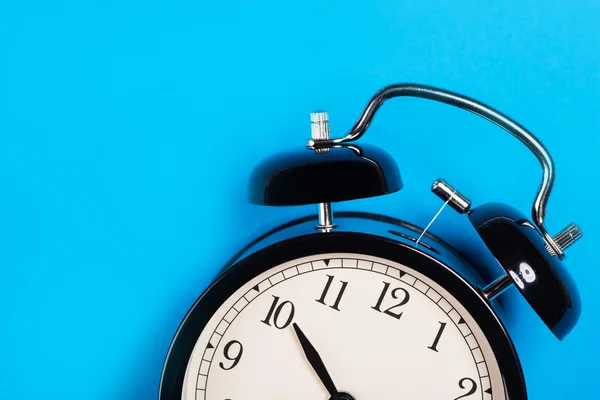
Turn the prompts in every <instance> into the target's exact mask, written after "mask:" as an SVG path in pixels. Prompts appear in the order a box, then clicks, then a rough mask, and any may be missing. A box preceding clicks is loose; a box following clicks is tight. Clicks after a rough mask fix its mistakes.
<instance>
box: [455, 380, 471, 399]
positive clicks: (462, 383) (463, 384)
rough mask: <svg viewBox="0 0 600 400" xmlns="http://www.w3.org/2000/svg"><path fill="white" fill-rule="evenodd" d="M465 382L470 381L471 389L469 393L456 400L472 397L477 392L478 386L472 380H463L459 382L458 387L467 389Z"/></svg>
mask: <svg viewBox="0 0 600 400" xmlns="http://www.w3.org/2000/svg"><path fill="white" fill-rule="evenodd" d="M465 381H468V382H470V383H471V389H469V392H468V393H465V394H463V395H462V396H458V397H456V398H455V399H454V400H458V399H462V398H464V397H467V396H470V395H472V394H473V393H475V391H476V390H477V384H476V383H475V381H474V380H473V379H471V378H462V379H461V380H460V381H459V382H458V386H460V388H461V389H465Z"/></svg>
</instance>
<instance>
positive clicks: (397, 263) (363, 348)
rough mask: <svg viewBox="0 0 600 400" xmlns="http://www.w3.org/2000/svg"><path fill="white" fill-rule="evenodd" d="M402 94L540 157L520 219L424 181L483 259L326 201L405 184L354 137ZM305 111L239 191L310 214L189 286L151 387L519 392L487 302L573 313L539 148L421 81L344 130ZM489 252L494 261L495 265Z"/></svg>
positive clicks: (234, 394) (555, 314)
mask: <svg viewBox="0 0 600 400" xmlns="http://www.w3.org/2000/svg"><path fill="white" fill-rule="evenodd" d="M398 96H414V97H420V98H425V99H430V100H434V101H439V102H443V103H446V104H449V105H453V106H457V107H460V108H462V109H465V110H468V111H470V112H473V113H475V114H477V115H479V116H481V117H483V118H486V119H488V120H489V121H491V122H493V123H495V124H496V125H498V126H499V127H501V128H503V129H504V130H506V131H507V132H509V133H510V134H512V135H513V136H514V137H516V138H517V139H518V140H520V141H521V142H522V143H523V144H525V145H526V146H527V147H528V148H529V149H530V150H531V151H532V153H533V154H534V155H535V156H536V157H537V159H538V160H539V162H540V164H541V167H542V170H543V179H542V183H541V186H540V188H539V191H538V193H537V196H536V198H535V201H534V204H533V208H532V218H531V219H528V218H526V217H525V216H524V215H523V213H521V212H520V211H519V210H517V209H515V208H513V207H510V206H508V205H505V204H481V205H478V206H476V207H472V206H471V202H470V201H469V200H468V199H467V198H466V197H465V196H464V195H462V194H461V193H459V192H458V191H457V190H456V189H454V188H453V187H452V186H451V185H450V184H448V183H447V182H446V181H444V180H443V179H439V180H437V181H436V182H434V183H433V185H432V188H431V189H432V192H433V194H435V195H437V196H438V197H440V198H441V200H442V203H440V204H443V205H444V206H445V205H449V206H450V207H452V208H453V209H454V210H456V211H457V212H459V213H462V214H464V216H465V218H467V219H468V220H469V221H470V222H471V223H472V226H473V229H474V230H475V231H476V232H477V233H478V234H479V236H480V237H481V239H482V242H483V243H484V244H485V246H486V247H487V250H489V252H490V254H491V255H492V257H489V260H481V257H478V256H477V254H474V253H472V252H471V251H469V250H468V249H467V250H461V251H458V250H457V249H456V248H453V247H452V246H450V245H449V244H448V243H447V240H444V238H442V237H439V236H436V235H433V234H431V233H430V232H428V231H427V229H428V227H425V228H423V227H419V226H416V225H414V224H412V223H411V222H409V221H408V220H400V219H397V218H394V217H392V216H388V215H380V214H373V213H367V212H361V211H352V212H349V211H346V212H333V211H332V205H335V203H337V202H342V201H351V200H354V199H361V198H369V197H374V196H381V195H386V194H390V193H394V192H397V191H398V190H400V189H401V188H402V186H403V185H402V180H401V177H400V173H399V169H398V166H397V164H396V162H395V161H394V158H393V157H392V156H391V155H389V154H388V153H386V152H385V151H384V150H383V149H381V148H378V147H375V146H372V145H367V144H361V143H359V141H358V139H359V138H360V137H361V136H362V135H364V133H365V132H366V130H367V129H368V127H369V124H370V122H371V120H372V119H373V117H374V115H375V113H376V111H377V110H378V108H379V107H380V106H381V105H382V104H383V103H384V102H385V101H386V100H388V99H390V98H393V97H398ZM311 120H312V139H311V140H309V141H308V142H307V143H306V144H305V145H302V146H298V148H297V149H293V150H292V151H290V152H282V153H280V154H275V155H273V156H271V157H268V158H267V159H265V160H263V161H262V162H260V163H259V165H258V166H257V167H256V169H255V170H254V171H253V172H252V175H251V177H250V185H249V199H250V201H251V202H252V203H256V204H260V205H263V206H294V205H306V204H314V205H315V214H314V215H308V216H306V217H304V218H300V219H297V220H293V221H289V222H288V223H286V224H284V225H282V226H279V227H276V228H274V229H272V230H271V231H268V232H266V233H265V234H264V235H262V236H261V237H259V238H256V240H254V241H253V242H252V243H250V244H248V246H246V247H245V248H244V249H242V250H241V251H240V252H239V253H238V254H236V255H235V256H234V257H233V258H232V261H231V262H230V263H229V264H228V265H226V266H225V267H224V268H223V270H222V271H221V273H220V274H219V276H218V278H217V279H216V280H215V281H214V282H213V283H212V284H211V285H210V286H209V287H208V288H207V289H206V290H205V291H204V292H203V293H202V294H201V295H200V296H199V298H198V299H197V301H196V302H195V303H194V304H193V306H192V307H191V309H190V310H189V312H188V313H187V315H186V316H185V318H184V320H183V321H182V323H181V325H180V326H179V328H178V330H177V332H176V334H175V337H174V339H173V341H172V343H171V346H170V349H169V351H168V355H167V357H166V360H165V363H164V368H163V371H162V376H161V382H160V388H159V399H160V400H176V399H177V400H227V399H229V400H281V399H287V400H375V399H376V400H388V399H389V400H392V399H394V400H441V399H445V400H458V399H465V400H476V399H477V400H479V399H481V400H507V399H510V400H522V399H526V398H527V389H526V384H525V379H524V376H523V371H522V368H521V365H520V361H519V356H518V354H517V353H516V351H515V347H514V346H513V343H512V341H511V338H510V337H509V335H508V333H507V330H506V329H505V327H504V325H503V322H502V320H501V319H500V317H499V315H498V312H497V308H496V304H495V302H494V301H493V300H494V299H495V298H496V297H498V296H500V295H501V294H502V293H503V291H504V290H505V289H507V288H508V287H510V286H512V285H514V286H515V287H516V288H517V289H518V291H519V292H520V293H521V294H522V295H523V296H524V298H525V299H526V300H527V302H528V303H529V304H530V305H531V307H532V308H533V309H534V310H535V312H536V313H537V314H538V315H539V317H540V318H541V319H542V321H543V322H544V323H545V324H546V325H547V326H548V328H549V329H550V330H551V331H552V332H553V333H554V335H556V337H557V338H558V339H563V338H564V337H565V336H566V335H567V334H568V333H569V332H570V331H571V330H572V328H573V327H574V326H575V324H576V323H577V320H578V318H579V314H580V299H579V297H578V292H577V289H576V287H575V285H574V283H573V281H572V279H571V278H570V276H569V274H568V272H567V271H566V269H565V267H564V266H563V262H562V260H563V258H564V256H565V255H564V250H565V249H566V248H567V247H568V246H570V245H571V244H572V243H574V242H575V241H576V240H578V239H579V238H580V237H581V236H582V234H581V231H580V229H579V228H578V227H577V226H576V225H575V224H570V225H568V226H567V227H566V228H565V229H564V230H562V231H561V232H559V233H558V234H557V235H555V236H551V235H550V234H548V232H547V231H546V229H545V227H544V216H545V209H546V203H547V201H548V196H549V195H550V191H551V189H552V186H553V183H554V164H553V161H552V158H551V157H550V154H549V153H548V151H547V150H546V149H545V148H544V146H543V145H542V144H541V143H540V141H539V140H538V139H536V137H534V135H532V134H531V133H530V132H528V131H527V130H526V129H525V128H523V127H522V126H521V125H519V124H518V123H516V122H515V121H513V120H511V119H509V118H508V117H507V116H505V115H503V114H501V113H500V112H498V111H496V110H494V109H492V108H490V107H488V106H486V105H484V104H482V103H480V102H478V101H475V100H473V99H470V98H468V97H465V96H462V95H459V94H456V93H452V92H448V91H445V90H441V89H437V88H433V87H429V86H423V85H416V84H397V85H391V86H388V87H385V88H383V89H382V90H381V91H379V92H378V93H376V94H375V95H374V96H373V97H372V98H371V100H370V101H369V102H368V104H367V106H366V108H365V109H364V111H363V113H362V115H361V116H360V118H359V119H358V120H357V122H356V124H355V125H354V126H353V127H352V129H351V130H350V131H349V133H348V134H347V135H346V136H343V137H341V138H337V139H332V138H331V137H330V130H329V122H328V114H327V113H326V112H315V113H313V114H311ZM317 211H318V212H317ZM469 226H470V225H469ZM453 235H461V232H460V231H456V232H453ZM492 264H493V265H492ZM498 266H499V267H501V268H502V270H504V272H505V273H504V274H503V275H501V276H493V275H492V274H491V272H490V271H495V270H496V271H497V270H498V268H497V267H498Z"/></svg>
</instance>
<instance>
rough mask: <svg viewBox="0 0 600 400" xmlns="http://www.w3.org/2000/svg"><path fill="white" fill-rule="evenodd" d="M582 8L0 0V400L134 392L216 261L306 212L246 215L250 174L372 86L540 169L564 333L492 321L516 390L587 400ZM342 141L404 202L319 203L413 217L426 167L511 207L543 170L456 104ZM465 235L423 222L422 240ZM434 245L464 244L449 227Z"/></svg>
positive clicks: (589, 291)
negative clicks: (551, 177)
mask: <svg viewBox="0 0 600 400" xmlns="http://www.w3.org/2000/svg"><path fill="white" fill-rule="evenodd" d="M599 20H600V4H599V3H598V2H597V1H590V0H587V1H578V2H565V1H548V0H545V1H523V0H518V1H517V0H510V1H509V0H504V1H502V2H490V1H486V2H475V1H441V0H437V1H429V2H408V1H372V2H366V1H365V2H358V1H313V0H309V1H303V2H285V1H284V2H282V1H263V0H259V1H252V2H247V1H243V2H242V1H228V2H214V3H213V2H210V3H209V2H203V1H163V2H160V1H151V0H146V1H134V0H127V1H58V0H53V1H3V2H2V3H1V5H0V358H1V359H0V398H3V399H4V398H5V399H13V398H14V399H16V398H20V399H34V398H36V399H37V398H45V399H50V398H61V399H152V398H155V397H156V391H157V387H158V382H159V375H160V371H161V367H162V362H163V359H164V356H165V352H166V350H167V348H168V345H169V342H170V340H171V337H172V335H173V333H174V331H175V329H176V328H177V325H178V323H179V321H180V320H181V318H182V317H183V315H184V314H185V312H186V311H187V309H188V307H189V306H190V304H191V303H192V302H193V301H194V299H195V298H196V297H197V296H198V294H199V293H200V292H201V291H202V289H203V288H204V287H205V286H206V285H207V284H208V283H209V282H210V280H211V279H212V278H213V277H214V275H215V273H216V272H217V270H218V269H219V268H220V267H221V265H222V264H223V263H224V262H225V261H226V260H227V259H228V258H229V257H230V255H231V254H232V252H233V251H235V250H237V249H238V248H239V247H240V246H242V245H243V244H244V243H246V242H247V241H248V240H250V239H251V238H253V237H254V236H255V235H257V234H258V233H260V232H262V231H264V230H266V229H267V228H269V227H272V226H274V225H276V224H278V223H280V222H282V221H285V220H288V219H290V218H292V217H295V216H299V215H304V214H306V213H309V212H314V211H315V210H314V207H298V208H281V209H265V208H260V207H256V206H251V205H249V204H247V203H246V202H245V186H246V183H247V177H248V173H249V170H250V168H251V167H252V166H253V165H255V164H256V163H257V162H258V160H259V159H260V158H261V157H263V156H266V155H268V154H271V153H273V152H276V151H278V150H280V149H284V148H289V147H291V146H302V145H303V144H304V143H305V141H306V139H307V138H308V136H309V135H310V121H309V113H310V112H311V111H313V110H315V109H326V110H327V111H329V113H330V116H331V124H332V132H333V134H334V135H335V136H340V135H343V134H345V132H346V131H347V130H348V129H349V128H350V127H351V126H352V124H353V123H354V121H355V120H356V118H357V117H358V115H359V114H360V112H361V111H362V108H363V107H364V105H365V104H366V102H367V101H368V99H369V98H370V97H371V96H372V95H373V94H374V93H375V92H376V91H377V90H379V89H380V88H381V87H383V86H385V85H388V84H390V83H397V82H418V83H424V84H429V85H434V86H439V87H443V88H445V89H449V90H452V91H456V92H460V93H463V94H466V95H468V96H471V97H474V98H476V99H478V100H480V101H483V102H486V103H488V104H490V105H492V106H493V107H495V108H497V109H499V110H501V111H502V112H504V113H506V114H508V115H509V116H511V117H513V118H515V119H516V120H517V121H519V122H520V123H522V124H523V125H524V126H526V127H527V128H528V129H530V130H531V131H532V132H534V133H535V134H537V135H538V136H539V137H540V139H541V140H542V141H543V143H544V144H545V145H546V146H547V148H548V149H549V150H550V152H551V153H552V155H553V157H554V160H555V162H556V167H557V180H556V185H555V190H554V192H553V195H552V196H551V198H550V202H549V205H548V217H547V226H548V228H549V229H550V231H551V232H556V231H558V230H559V229H561V228H562V227H563V226H564V225H565V224H567V223H568V222H570V221H576V222H578V223H580V224H581V226H582V228H583V229H584V234H585V239H584V240H583V241H581V242H579V243H578V244H577V245H576V246H574V247H573V248H572V249H571V250H570V251H568V259H567V260H566V263H567V265H568V267H569V269H570V270H571V271H572V273H573V276H574V278H575V280H576V281H577V282H578V284H579V287H580V289H581V294H582V299H583V306H584V310H583V315H582V318H581V322H580V324H579V325H578V326H577V328H576V329H575V330H574V331H573V333H572V334H571V335H570V336H569V337H568V338H567V339H566V340H565V341H563V342H559V341H557V340H556V339H555V338H554V337H553V336H552V335H551V334H550V333H549V331H547V330H546V329H545V327H544V326H542V324H541V322H540V321H539V319H537V318H536V317H535V315H534V314H533V312H532V311H531V309H530V308H529V307H528V306H527V305H526V303H525V302H524V301H523V300H522V299H521V298H520V297H519V296H518V295H516V292H515V291H514V290H511V291H509V292H507V294H506V295H505V298H506V300H507V320H506V323H507V326H508V328H509V330H510V332H511V334H512V335H513V337H514V339H515V343H516V345H517V348H518V350H519V352H520V354H521V357H522V362H523V367H524V369H525V374H526V378H527V383H528V386H529V390H530V398H531V399H565V398H592V397H595V396H597V391H598V387H597V364H596V359H597V357H598V356H600V351H599V347H598V339H597V331H598V327H599V326H600V320H599V318H598V313H597V311H595V310H596V309H597V307H598V306H600V298H599V297H598V285H597V261H596V251H597V248H598V246H597V243H598V228H599V227H598V222H599V218H598V216H597V210H596V207H595V203H596V201H597V199H598V197H599V195H600V193H599V190H598V188H597V173H598V170H599V168H598V165H599V162H598V148H599V145H600V136H599V132H600V131H599V125H600V112H599V111H598V104H599V100H600V72H599V71H600V68H599V67H600V52H598V48H599V44H600V43H599V41H600V28H599V25H598V21H599ZM364 140H365V141H366V142H369V143H374V144H379V145H382V146H384V147H385V148H386V149H387V150H389V151H390V152H391V153H392V154H393V155H395V156H396V157H397V159H398V162H399V164H400V166H401V169H402V172H403V177H404V181H405V184H406V187H405V189H404V190H403V191H401V192H399V193H397V194H394V195H392V196H387V197H386V198H378V199H370V200H363V201H358V202H353V203H348V204H343V205H341V206H340V207H338V208H337V209H364V210H368V211H380V212H384V213H388V214H390V215H392V216H394V217H399V218H406V219H409V220H411V221H413V222H415V223H418V224H422V225H424V224H426V223H427V222H428V221H429V219H430V218H431V216H432V215H433V214H434V213H435V212H436V211H437V209H438V208H439V206H440V201H439V199H437V198H434V197H433V195H431V194H430V192H429V187H430V184H431V182H432V181H433V180H434V179H435V178H437V177H438V176H443V177H445V178H446V179H448V180H449V181H450V182H451V183H452V184H453V185H454V186H456V187H458V188H459V189H460V190H461V191H462V192H463V193H464V194H465V195H467V196H468V197H470V198H471V200H472V201H473V202H474V203H475V205H477V204H481V203H484V202H488V201H502V202H507V203H510V204H512V205H514V206H516V207H518V208H519V209H521V210H522V211H524V212H525V213H527V214H529V210H530V208H531V204H532V201H533V197H534V195H535V193H536V190H537V188H538V185H539V182H540V179H541V169H540V167H539V165H538V164H537V161H536V160H535V158H534V157H533V156H532V155H530V154H529V153H528V151H527V150H526V148H525V147H524V146H522V145H521V144H520V143H519V142H518V141H516V140H514V139H513V138H512V137H510V136H509V135H508V134H506V133H505V132H504V131H502V130H500V129H499V128H497V127H496V126H493V125H492V124H490V123H488V122H487V121H484V120H483V119H481V118H478V117H476V116H474V115H472V114H469V113H467V112H464V111H461V110H458V109H453V108H451V107H448V106H444V105H440V104H435V103H431V102H428V101H425V100H419V99H396V100H393V101H391V102H389V103H386V105H385V106H384V107H383V108H382V109H381V111H380V112H379V113H378V115H377V117H376V119H375V121H374V123H373V125H372V126H371V129H370V130H369V133H368V134H367V135H366V136H365V138H364ZM459 228H460V229H463V228H468V226H467V225H466V224H465V221H464V219H463V218H461V217H460V216H458V215H456V214H455V213H453V212H451V211H444V212H443V213H442V215H441V216H440V218H439V219H438V220H437V221H436V222H435V224H434V225H433V227H432V230H433V231H434V232H436V233H440V234H443V233H444V232H446V233H447V232H451V231H452V230H453V229H459ZM464 232H465V233H464V234H462V235H460V236H454V237H452V239H451V240H452V241H453V243H454V244H456V245H458V246H459V245H466V244H468V243H473V245H477V243H476V238H475V237H474V236H472V232H471V231H468V230H467V231H464Z"/></svg>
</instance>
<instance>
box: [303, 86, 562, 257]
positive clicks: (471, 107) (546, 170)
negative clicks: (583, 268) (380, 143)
mask: <svg viewBox="0 0 600 400" xmlns="http://www.w3.org/2000/svg"><path fill="white" fill-rule="evenodd" d="M402 96H408V97H419V98H423V99H429V100H434V101H438V102H441V103H446V104H449V105H452V106H455V107H458V108H461V109H464V110H467V111H470V112H472V113H474V114H477V115H479V116H480V117H483V118H485V119H487V120H489V121H491V122H493V123H495V124H496V125H498V126H499V127H501V128H503V129H504V130H505V131H507V132H508V133H510V134H511V135H513V136H514V137H516V138H517V139H519V140H520V141H521V142H522V143H523V144H525V145H526V146H527V147H528V148H529V150H531V152H532V153H533V154H534V155H535V156H536V157H537V159H538V161H539V162H540V164H541V166H542V170H543V176H542V183H541V185H540V188H539V190H538V192H537V195H536V197H535V201H534V203H533V209H532V218H533V222H534V223H535V224H536V226H537V227H538V229H539V230H540V233H541V234H542V236H543V238H544V241H545V242H546V244H547V245H548V247H549V248H550V249H551V250H552V252H553V253H554V254H555V255H556V256H557V257H558V258H562V257H563V256H564V254H563V251H562V249H561V246H559V245H558V244H557V243H556V242H555V241H554V239H553V238H552V236H551V235H550V234H549V233H548V232H547V231H546V228H545V227H544V218H545V215H546V204H547V202H548V197H549V196H550V192H551V191H552V186H553V185H554V162H553V161H552V157H551V156H550V153H548V151H547V150H546V148H545V147H544V145H543V144H542V143H541V142H540V141H539V140H538V139H537V138H536V137H535V136H534V135H533V134H532V133H531V132H529V131H528V130H527V129H525V128H524V127H523V126H521V125H519V124H518V123H517V122H515V121H514V120H512V119H510V118H509V117H507V116H506V115H504V114H502V113H500V112H499V111H496V110H494V109H493V108H492V107H489V106H487V105H485V104H483V103H481V102H479V101H477V100H474V99H472V98H469V97H466V96H463V95H460V94H458V93H453V92H450V91H447V90H443V89H438V88H435V87H431V86H426V85H420V84H394V85H389V86H386V87H385V88H383V89H382V90H380V91H379V92H377V93H376V94H375V95H374V96H373V97H372V98H371V100H370V101H369V103H368V104H367V106H366V108H365V109H364V111H363V113H362V115H361V116H360V118H359V119H358V120H357V122H356V123H355V124H354V126H353V127H352V129H351V130H350V132H349V133H348V134H347V135H346V136H345V137H343V138H338V139H326V140H318V141H313V140H310V141H309V143H308V145H309V147H314V148H319V147H321V146H323V147H327V146H331V145H335V144H342V143H345V142H350V141H354V140H357V139H359V138H360V137H361V136H363V135H364V134H365V132H366V131H367V128H368V127H369V125H370V123H371V121H372V119H373V117H374V116H375V113H376V112H377V110H378V109H379V107H381V105H382V104H383V103H384V102H385V101H386V100H388V99H391V98H394V97H402Z"/></svg>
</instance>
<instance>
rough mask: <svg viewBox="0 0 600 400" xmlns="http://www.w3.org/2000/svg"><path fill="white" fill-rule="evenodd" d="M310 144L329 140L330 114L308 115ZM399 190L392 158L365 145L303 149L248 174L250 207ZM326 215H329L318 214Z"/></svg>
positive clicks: (276, 157) (319, 201)
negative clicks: (251, 205)
mask: <svg viewBox="0 0 600 400" xmlns="http://www.w3.org/2000/svg"><path fill="white" fill-rule="evenodd" d="M310 121H311V138H312V140H311V142H314V143H319V142H322V141H327V140H328V139H329V137H330V126H329V114H328V113H327V112H324V111H319V112H314V113H311V114H310ZM401 188H402V179H401V178H400V171H399V170H398V165H397V164H396V161H395V160H394V158H393V157H392V156H391V155H390V154H389V153H387V152H386V151H384V150H383V149H381V148H379V147H376V146H373V145H368V144H362V145H360V146H359V145H354V144H327V145H326V146H314V147H312V146H310V145H309V146H302V147H298V148H295V149H292V150H290V151H285V152H281V153H277V154H274V155H272V156H270V157H267V158H265V159H264V160H262V161H261V162H260V163H259V164H258V165H257V166H256V167H255V169H254V170H253V171H252V175H251V178H250V187H249V199H250V202H251V203H254V204H259V205H268V206H291V205H305V204H324V205H326V206H327V207H329V206H328V203H333V202H340V201H348V200H355V199H363V198H367V197H375V196H382V195H386V194H390V193H394V192H396V191H398V190H400V189H401ZM322 214H323V215H326V214H327V213H322Z"/></svg>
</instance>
